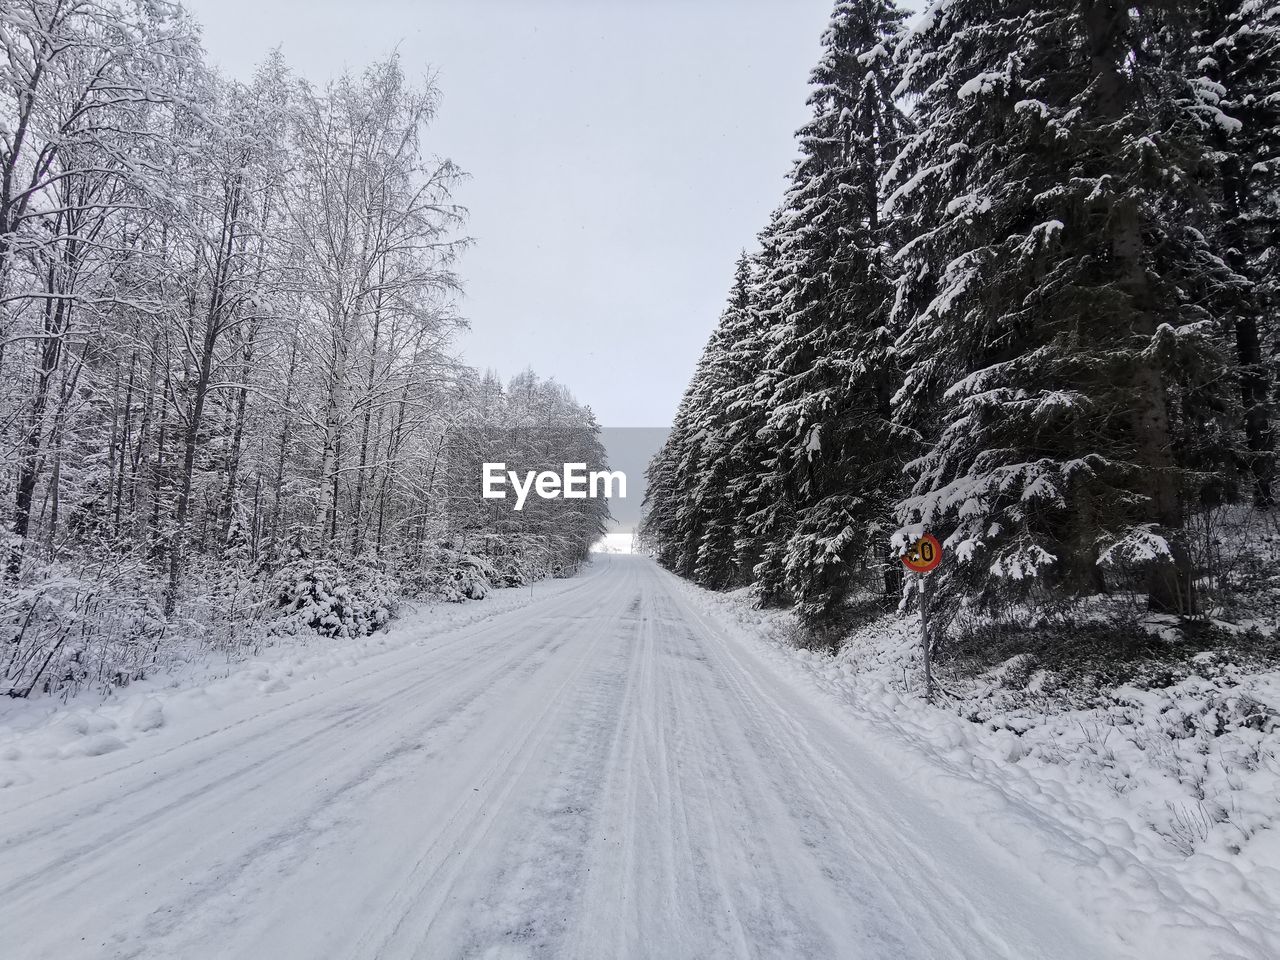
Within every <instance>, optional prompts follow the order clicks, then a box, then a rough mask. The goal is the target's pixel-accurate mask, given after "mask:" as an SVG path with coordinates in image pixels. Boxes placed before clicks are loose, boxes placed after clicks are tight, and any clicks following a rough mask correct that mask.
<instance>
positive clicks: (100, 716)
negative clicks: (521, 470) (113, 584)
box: [0, 580, 580, 789]
mask: <svg viewBox="0 0 1280 960" xmlns="http://www.w3.org/2000/svg"><path fill="white" fill-rule="evenodd" d="M579 582H580V581H575V580H548V581H543V582H541V583H537V584H535V585H533V586H532V587H512V588H506V589H497V590H494V591H493V592H492V593H491V594H490V595H489V596H488V597H486V598H485V599H484V600H483V601H479V602H476V603H460V604H453V603H439V604H430V605H427V604H421V605H415V604H406V605H405V609H404V611H403V613H402V615H401V617H400V618H399V619H397V620H395V621H394V622H393V623H392V624H391V625H390V627H389V629H386V630H383V631H381V632H379V633H375V634H373V635H372V636H369V637H364V638H362V639H359V640H344V641H341V642H337V641H334V640H332V639H328V638H324V637H319V636H316V635H314V634H301V635H296V636H281V637H275V638H272V640H271V641H270V642H271V644H272V645H270V646H265V647H264V648H262V649H259V650H258V651H257V652H256V653H253V654H251V655H248V654H247V655H243V656H240V657H237V658H234V659H229V658H228V657H227V656H226V655H225V654H223V655H221V656H219V655H216V654H212V653H209V652H207V651H204V652H201V651H199V650H198V649H197V650H194V651H193V652H191V653H189V654H188V657H187V659H185V660H184V661H180V662H177V663H175V664H174V665H173V667H172V668H171V669H170V670H167V671H164V672H161V673H158V674H157V675H155V676H153V677H149V678H147V679H145V680H141V681H137V682H134V683H132V684H130V685H129V686H127V687H123V688H119V689H114V690H111V691H109V692H108V693H107V694H105V695H104V694H101V693H98V692H94V691H84V692H81V693H80V694H79V695H78V696H75V697H73V698H71V699H70V700H69V701H64V700H63V699H62V698H58V697H35V698H33V699H30V700H25V699H10V698H0V789H3V788H5V787H11V786H15V785H18V784H24V783H30V782H32V780H33V779H41V778H44V777H47V776H49V770H50V769H51V767H52V766H54V765H57V764H60V763H61V762H63V761H66V760H75V759H77V758H83V757H97V756H101V755H103V754H106V753H112V752H114V751H116V750H123V749H125V748H127V747H128V746H129V745H130V744H132V743H133V742H135V741H137V740H138V739H139V738H143V737H147V736H149V735H151V734H154V733H155V732H156V731H158V730H160V729H161V728H162V727H169V728H172V727H173V726H174V725H175V724H178V725H181V724H183V723H186V722H190V721H191V720H193V719H195V718H199V717H200V716H201V715H203V714H205V713H208V712H211V711H219V710H223V709H225V708H227V707H230V706H232V705H235V704H239V703H240V702H242V701H244V700H246V699H252V698H255V697H262V696H271V695H275V694H280V693H282V692H283V691H286V690H288V689H290V688H291V687H295V686H307V685H312V686H314V685H317V684H320V683H322V682H323V678H324V677H326V676H327V675H328V674H330V673H332V672H333V671H335V670H339V669H344V668H345V669H351V668H355V667H357V666H359V665H360V664H362V663H365V662H366V661H367V662H371V663H377V662H378V658H379V657H381V656H384V655H386V654H389V653H393V652H395V651H397V650H399V649H400V648H402V647H404V646H406V645H409V646H412V645H421V644H423V643H425V642H427V641H428V640H429V639H431V638H432V637H435V636H437V635H438V634H440V633H443V632H446V631H450V630H456V629H458V628H460V627H464V626H467V625H469V624H473V623H477V622H480V621H483V620H487V619H489V618H490V617H494V616H497V615H499V614H503V613H507V612H509V611H511V610H516V609H520V608H521V607H524V606H527V605H528V604H530V603H533V602H534V601H535V600H537V599H542V598H547V597H550V596H555V595H558V594H559V593H562V592H563V591H565V590H567V589H571V588H574V587H575V586H577V585H578V583H579ZM264 642H266V641H264ZM74 775H75V774H72V776H74Z"/></svg>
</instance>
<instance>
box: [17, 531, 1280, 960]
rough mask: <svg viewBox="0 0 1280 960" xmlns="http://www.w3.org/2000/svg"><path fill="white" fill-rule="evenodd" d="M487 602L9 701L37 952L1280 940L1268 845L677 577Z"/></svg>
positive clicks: (942, 951) (290, 953) (623, 569)
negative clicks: (1170, 831) (805, 647)
mask: <svg viewBox="0 0 1280 960" xmlns="http://www.w3.org/2000/svg"><path fill="white" fill-rule="evenodd" d="M525 593H526V594H527V591H525ZM455 611H456V612H451V613H450V615H449V616H450V617H457V618H458V619H457V620H456V621H455V622H452V623H440V622H433V621H435V619H436V618H437V617H438V615H439V611H432V612H428V613H425V614H423V615H422V616H421V617H419V618H418V619H417V620H414V619H409V620H406V621H404V622H402V623H400V624H399V625H397V626H396V627H395V628H394V629H393V630H392V631H391V632H390V633H388V634H387V635H385V637H381V638H377V639H374V640H372V641H366V642H362V643H361V644H357V645H352V644H350V643H347V642H344V641H333V640H329V641H322V642H316V643H312V644H308V645H306V646H305V647H301V648H295V647H289V646H282V647H280V648H278V649H276V650H272V651H269V652H268V654H267V655H266V656H264V657H263V658H261V659H260V660H259V661H255V662H254V663H251V664H250V663H246V664H237V665H233V666H232V667H230V668H229V669H227V670H224V671H217V670H214V669H213V668H209V671H208V673H206V674H200V672H199V670H198V669H196V668H195V667H192V668H191V669H190V670H188V671H187V672H185V673H184V674H182V675H181V676H177V677H174V678H171V682H170V683H168V684H166V682H165V681H164V680H152V681H148V682H147V684H144V685H142V686H140V687H138V688H136V689H135V688H130V689H129V690H128V691H125V694H126V696H123V697H119V698H118V699H117V698H113V699H112V700H111V701H108V702H106V703H101V704H97V705H94V706H90V705H88V704H87V703H85V702H83V701H77V702H75V703H73V704H71V705H69V706H68V707H66V708H63V709H60V710H57V711H56V712H55V713H53V714H47V713H46V714H44V715H41V716H39V717H35V716H32V715H31V710H33V709H35V708H32V707H30V706H28V707H25V708H24V707H23V706H22V705H18V706H17V708H14V707H7V708H6V722H8V723H9V730H8V732H7V734H6V741H5V742H6V744H7V746H6V748H5V749H7V750H9V751H10V752H12V751H16V752H17V756H16V757H13V758H12V759H9V760H6V761H3V765H4V766H5V768H6V769H9V770H11V771H12V770H17V771H18V772H19V773H20V774H21V775H20V776H18V777H16V778H13V779H11V783H10V786H9V787H8V788H7V789H3V790H0V851H2V852H0V862H3V863H4V867H5V869H4V871H3V872H0V929H2V930H4V932H5V943H6V955H15V954H13V953H12V950H13V947H14V945H17V947H18V949H17V953H16V956H18V957H19V958H20V960H42V958H50V960H53V958H56V960H78V958H94V960H98V958H106V960H114V958H166V960H168V958H173V957H182V958H183V960H205V958H219V960H221V958H241V957H243V958H255V960H256V958H262V957H271V958H272V960H290V958H300V960H302V958H306V960H314V958H316V957H325V956H341V957H352V958H379V960H396V958H410V957H431V958H432V960H437V958H439V960H452V958H473V957H480V958H491V960H492V958H499V960H531V958H544V957H546V958H550V957H556V958H560V957H567V958H576V957H582V958H592V960H598V958H600V957H610V958H649V957H652V958H662V960H669V958H684V957H708V958H720V957H760V958H783V957H788V958H789V957H804V958H806V960H810V958H814V960H816V958H827V957H830V958H845V957H848V958H862V960H947V958H954V960H996V958H1007V960H1107V958H1113V957H1114V958H1129V960H1133V958H1148V957H1160V958H1161V960H1211V958H1227V957H1234V958H1249V960H1264V958H1274V957H1275V956H1276V955H1278V953H1277V950H1276V946H1277V943H1278V942H1280V941H1277V940H1276V939H1275V922H1276V921H1275V919H1274V914H1270V915H1269V914H1268V913H1267V912H1266V911H1267V909H1268V904H1269V898H1270V897H1271V896H1274V893H1275V890H1276V889H1277V885H1276V884H1275V882H1274V880H1275V877H1274V870H1273V869H1272V868H1271V867H1268V866H1267V862H1268V858H1267V857H1266V856H1264V853H1265V851H1263V849H1262V847H1260V846H1259V847H1256V848H1255V846H1254V845H1255V844H1259V843H1260V842H1265V841H1266V840H1267V837H1266V836H1265V834H1267V833H1269V831H1262V832H1260V833H1258V834H1256V835H1255V836H1253V837H1252V838H1250V840H1249V841H1248V845H1247V846H1246V847H1244V848H1243V849H1242V852H1241V853H1240V854H1227V853H1225V852H1222V851H1219V850H1215V849H1207V850H1206V851H1204V852H1203V853H1197V854H1196V856H1197V857H1201V858H1202V859H1201V860H1200V861H1199V863H1200V864H1201V866H1200V867H1198V868H1196V869H1195V870H1192V869H1190V868H1189V867H1188V866H1187V865H1188V864H1190V863H1192V862H1193V859H1194V858H1192V859H1187V858H1181V859H1180V856H1181V855H1179V854H1177V853H1176V851H1174V850H1173V848H1172V847H1171V846H1170V845H1169V844H1168V843H1166V841H1164V840H1162V839H1161V838H1160V837H1159V836H1158V835H1156V834H1155V833H1154V832H1153V831H1151V830H1145V831H1144V830H1140V829H1138V828H1137V826H1135V823H1134V821H1133V820H1132V819H1131V818H1130V817H1129V816H1128V813H1127V809H1128V808H1127V806H1126V804H1127V803H1128V801H1127V800H1126V799H1125V798H1124V797H1117V798H1115V799H1114V803H1113V804H1111V805H1108V803H1106V802H1103V801H1102V800H1100V799H1099V798H1098V797H1097V796H1096V791H1094V792H1091V788H1090V787H1089V785H1088V784H1087V783H1081V782H1077V780H1078V778H1077V771H1072V770H1069V769H1067V768H1065V767H1061V768H1060V769H1062V770H1063V771H1064V772H1063V775H1062V776H1061V777H1060V778H1058V779H1056V780H1055V779H1054V778H1053V777H1051V776H1049V775H1048V774H1046V773H1044V772H1043V771H1041V770H1040V767H1039V766H1038V765H1036V764H1035V763H1034V762H1028V761H1029V759H1030V757H1029V756H1028V757H1021V758H1019V759H1017V760H1014V759H1011V758H1010V751H1011V748H1010V746H1009V745H1010V744H1012V742H1013V740H1015V739H1017V738H1016V737H1014V735H1013V734H1007V735H1004V734H990V735H988V734H985V733H983V732H982V731H981V730H980V729H979V728H978V727H976V726H975V725H973V724H969V723H967V722H966V721H963V720H960V719H959V718H957V717H955V716H954V715H948V714H947V713H946V712H945V711H942V710H925V709H922V708H920V707H919V705H918V704H915V703H913V702H912V700H911V699H910V696H909V695H908V694H906V693H905V692H903V691H898V690H895V689H893V685H892V684H889V683H884V682H876V681H875V680H874V677H871V676H867V675H859V674H858V672H857V671H855V670H854V669H853V668H852V666H851V664H849V663H847V662H843V661H840V660H831V659H829V658H817V657H811V656H807V655H803V654H799V653H797V652H796V651H794V650H792V649H789V648H786V647H784V646H783V645H782V642H781V638H780V636H779V631H781V630H782V628H783V622H782V620H781V619H778V618H776V617H773V616H772V615H771V616H769V617H764V616H761V615H760V614H758V613H756V612H754V611H750V610H749V609H747V608H746V607H745V606H743V605H742V604H741V603H740V602H738V601H735V600H734V599H732V598H729V599H725V598H721V597H718V596H715V595H710V594H705V593H703V592H701V591H698V590H695V589H693V588H689V587H687V586H685V585H683V584H681V583H680V582H679V581H677V580H676V579H675V578H674V577H672V576H670V575H669V574H666V573H664V572H663V571H661V570H659V569H658V568H657V567H656V566H655V565H654V564H653V563H652V562H651V561H649V560H647V559H644V558H640V557H613V556H605V557H600V558H598V559H597V560H596V561H595V563H593V564H592V566H591V568H590V570H589V571H588V573H587V574H586V575H585V576H583V577H580V578H578V579H575V580H572V581H565V582H562V583H557V584H553V585H547V589H543V588H535V591H534V595H533V597H532V598H530V597H528V596H524V597H521V596H518V595H517V593H516V592H515V591H511V592H508V593H504V594H502V595H500V599H498V600H496V601H493V602H492V603H491V602H489V601H486V602H484V603H480V604H475V605H472V606H468V607H463V608H461V610H456V608H455ZM476 617H480V619H475V618H476ZM468 621H469V622H468ZM904 639H905V638H904ZM223 674H225V675H223ZM15 709H16V712H15ZM108 738H114V740H112V739H108ZM115 741H118V743H119V744H123V747H121V746H119V745H117V743H116V742H115ZM1002 749H1003V750H1005V752H1004V753H1003V754H1002V753H1001V750H1002ZM1046 769H1047V765H1046ZM1253 850H1256V851H1258V852H1250V851H1253ZM1232 858H1234V859H1232ZM1246 864H1247V865H1248V866H1247V867H1246ZM1215 866H1216V869H1217V873H1216V875H1211V870H1210V868H1211V867H1215ZM1269 870H1270V871H1271V872H1270V873H1268V871H1269ZM1214 897H1217V898H1218V900H1217V901H1216V902H1214V901H1213V900H1212V898H1214Z"/></svg>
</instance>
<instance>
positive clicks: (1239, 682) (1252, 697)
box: [680, 581, 1280, 960]
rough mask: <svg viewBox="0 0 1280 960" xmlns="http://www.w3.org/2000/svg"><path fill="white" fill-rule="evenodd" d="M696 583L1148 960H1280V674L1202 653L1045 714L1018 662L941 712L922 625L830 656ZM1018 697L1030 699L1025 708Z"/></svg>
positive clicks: (1048, 706) (882, 626) (793, 672)
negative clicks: (925, 680) (1166, 677)
mask: <svg viewBox="0 0 1280 960" xmlns="http://www.w3.org/2000/svg"><path fill="white" fill-rule="evenodd" d="M680 585H681V589H682V590H683V591H684V592H685V594H686V595H687V596H688V597H689V598H690V599H691V600H692V601H693V602H694V603H696V604H697V605H698V607H699V608H701V609H702V610H704V611H705V612H707V613H708V614H710V615H711V616H712V617H714V618H715V619H717V620H719V621H720V622H721V623H722V624H725V625H726V626H727V627H728V628H729V629H731V630H733V631H734V632H737V633H745V634H747V635H748V636H751V637H754V638H756V640H757V641H758V643H756V644H755V645H754V646H755V649H756V650H757V651H758V652H759V653H760V654H761V656H762V658H763V659H765V660H767V661H768V662H770V663H771V664H772V665H773V667H774V668H775V669H777V670H779V671H780V672H781V673H783V674H784V675H788V676H790V677H791V678H792V679H793V680H795V681H797V682H798V683H800V684H801V685H803V686H807V687H810V688H814V687H816V688H817V689H818V690H820V691H822V692H823V693H824V694H825V695H826V698H825V699H828V702H830V701H831V700H834V701H836V703H832V704H831V706H832V707H833V708H834V709H837V710H838V711H839V712H840V713H841V714H842V715H843V716H844V717H845V719H846V721H848V720H853V721H854V722H855V723H856V722H857V721H858V720H861V721H863V722H865V724H866V727H865V732H866V733H867V739H868V741H869V743H871V744H873V745H874V746H875V748H876V749H878V750H879V752H881V753H882V754H883V756H884V757H885V758H886V760H889V761H890V762H892V763H893V765H894V767H895V769H897V770H899V771H901V772H902V773H903V775H904V776H906V777H910V778H912V779H915V780H919V781H921V782H923V783H926V784H927V785H928V788H929V789H930V791H931V792H932V793H933V794H934V795H936V796H941V797H945V798H947V802H948V803H949V804H951V803H954V804H955V807H953V808H952V809H962V810H964V811H965V812H966V813H967V814H968V815H969V817H970V819H971V820H972V822H973V823H974V826H975V827H976V828H978V829H980V830H982V831H984V832H985V833H987V834H988V835H989V836H990V837H991V838H993V839H994V840H995V841H996V842H998V843H1000V844H1002V845H1006V846H1008V847H1009V848H1012V849H1016V850H1018V852H1019V854H1020V855H1021V856H1025V857H1026V859H1027V862H1028V863H1029V864H1030V865H1032V866H1033V867H1034V868H1035V869H1037V870H1038V872H1039V873H1040V875H1041V876H1042V877H1043V878H1044V879H1045V880H1046V881H1047V882H1048V883H1050V884H1051V885H1052V886H1053V887H1054V888H1055V889H1058V890H1060V891H1061V892H1062V893H1063V895H1064V896H1066V897H1069V898H1070V899H1072V900H1073V901H1074V902H1076V903H1079V904H1082V905H1084V906H1086V907H1087V908H1088V909H1089V910H1090V911H1091V912H1093V913H1095V914H1096V915H1098V916H1099V917H1101V918H1104V919H1105V921H1106V925H1107V926H1109V927H1113V928H1114V929H1115V930H1117V931H1118V932H1119V933H1120V935H1121V936H1122V937H1123V938H1124V939H1125V940H1126V941H1127V942H1128V943H1129V944H1130V946H1131V947H1141V948H1142V950H1141V952H1142V954H1143V955H1150V956H1155V955H1157V954H1158V955H1161V956H1165V957H1172V956H1178V957H1184V956H1185V957H1187V958H1188V960H1193V958H1194V960H1205V958H1209V957H1233V958H1234V957H1249V958H1257V960H1266V958H1274V957H1276V956H1280V822H1278V821H1280V723H1277V721H1276V718H1277V715H1278V714H1280V671H1271V672H1250V671H1248V670H1246V669H1244V668H1241V667H1239V666H1233V665H1230V664H1223V663H1220V662H1212V657H1213V655H1210V654H1202V655H1200V656H1199V657H1198V658H1197V659H1196V660H1195V661H1193V662H1194V663H1199V664H1201V665H1202V666H1203V670H1201V671H1198V672H1197V671H1194V670H1193V671H1191V672H1190V675H1187V676H1185V677H1184V678H1182V679H1178V680H1176V681H1175V682H1172V683H1170V684H1169V685H1168V686H1164V687H1162V688H1152V689H1139V688H1138V687H1136V686H1120V687H1117V688H1115V689H1114V690H1111V691H1110V692H1109V695H1108V696H1107V697H1105V698H1101V699H1098V700H1095V702H1094V703H1093V704H1092V705H1090V706H1088V707H1070V706H1066V705H1064V704H1063V703H1061V702H1060V701H1059V702H1057V704H1056V705H1055V703H1054V702H1053V701H1051V699H1050V698H1048V697H1044V698H1039V700H1038V701H1037V698H1036V697H1035V696H1034V693H1035V689H1034V688H1035V684H1036V683H1037V681H1038V680H1039V679H1040V678H1039V677H1037V676H1036V675H1035V674H1034V673H1033V674H1032V675H1031V676H1030V677H1028V678H1025V679H1024V678H1021V677H1019V678H1017V679H1016V680H1015V681H1014V682H1012V683H1009V682H1008V680H1007V678H1005V677H1003V676H1001V674H1003V673H1005V672H1013V671H1017V670H1018V669H1020V667H1021V664H1020V663H1019V662H1016V661H1015V662H1010V663H1008V664H1006V665H1004V666H1003V667H1002V668H1000V669H999V670H997V671H993V672H991V673H989V674H988V675H987V676H985V677H980V678H977V679H975V680H974V682H972V683H968V684H964V685H962V686H960V685H950V684H949V685H948V694H949V696H948V695H944V696H942V697H940V698H939V699H938V702H937V704H936V705H935V706H930V705H928V704H926V703H925V702H924V700H923V696H922V694H923V689H922V687H921V683H920V676H921V672H920V668H919V662H918V656H919V651H918V632H917V631H918V620H917V618H916V617H914V616H911V617H906V618H903V617H899V616H896V615H895V616H888V617H884V618H882V619H880V620H877V621H875V622H873V623H871V624H869V625H868V626H866V627H864V628H862V629H860V630H858V631H857V632H856V633H855V634H854V635H853V636H852V637H851V638H850V640H849V641H848V643H847V644H846V645H845V646H844V647H843V648H842V650H841V651H840V652H839V653H838V654H836V655H835V656H832V655H829V654H826V653H819V652H814V651H809V650H804V649H798V648H797V647H796V646H795V645H794V644H793V643H792V642H791V638H792V637H793V636H794V635H795V620H794V616H793V615H792V614H790V613H788V612H785V611H776V610H759V609H756V608H755V607H753V605H752V603H751V598H750V596H749V595H748V592H747V591H746V590H741V591H737V592H735V593H731V594H718V593H713V592H709V591H706V590H703V589H701V588H698V587H696V586H693V585H691V584H688V583H685V582H683V581H681V582H680ZM1201 674H1203V675H1201ZM1019 685H1022V686H1024V687H1030V693H1031V695H1030V696H1028V695H1021V696H1014V695H1010V693H1009V690H1010V688H1011V687H1012V688H1016V687H1018V686H1019ZM904 747H905V748H907V749H905V750H904V749H903V748H904ZM1170 951H1172V952H1170Z"/></svg>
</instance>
